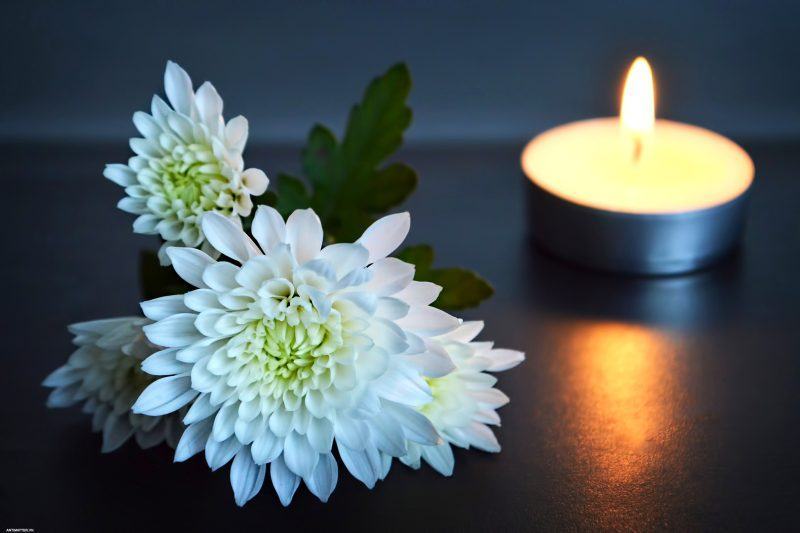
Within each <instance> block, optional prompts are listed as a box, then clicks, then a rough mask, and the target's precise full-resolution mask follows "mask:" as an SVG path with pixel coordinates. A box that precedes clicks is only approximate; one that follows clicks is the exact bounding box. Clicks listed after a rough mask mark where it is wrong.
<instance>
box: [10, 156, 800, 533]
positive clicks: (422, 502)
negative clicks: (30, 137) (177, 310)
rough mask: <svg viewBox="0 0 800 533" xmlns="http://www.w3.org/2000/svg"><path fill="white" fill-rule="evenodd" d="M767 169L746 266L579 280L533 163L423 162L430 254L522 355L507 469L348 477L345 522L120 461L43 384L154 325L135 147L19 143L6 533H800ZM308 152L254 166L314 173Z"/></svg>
mask: <svg viewBox="0 0 800 533" xmlns="http://www.w3.org/2000/svg"><path fill="white" fill-rule="evenodd" d="M744 146H745V148H747V149H748V150H749V151H750V153H751V155H752V156H753V159H754V160H755V165H756V169H757V170H756V173H757V177H756V180H757V181H756V183H755V185H754V189H753V198H752V200H753V201H752V205H751V208H752V209H751V213H750V214H751V217H750V224H749V226H748V227H747V230H746V235H745V243H744V247H743V249H742V251H741V253H740V254H739V255H738V256H737V257H735V258H734V259H732V260H730V261H728V262H726V263H725V264H723V265H720V267H719V268H717V269H714V270H709V271H706V272H700V273H697V274H694V275H691V276H685V277H674V278H661V279H636V278H623V277H614V276H610V275H604V274H599V273H595V272H591V271H586V270H582V269H579V268H576V267H572V266H570V265H566V264H563V263H561V262H559V261H556V260H554V259H551V258H549V257H547V256H545V255H542V254H540V253H539V252H538V251H536V250H534V249H533V248H532V247H531V245H530V244H529V243H528V240H527V238H526V223H525V220H526V213H525V206H524V187H525V185H526V184H525V183H524V181H523V180H522V178H521V172H520V170H519V168H518V153H519V150H520V149H521V146H520V147H516V146H498V147H496V148H491V147H488V148H487V147H484V148H477V147H474V146H473V147H465V148H449V149H428V150H415V151H409V152H408V153H406V154H405V155H404V159H405V160H407V161H408V162H410V163H411V164H413V165H414V166H415V167H416V168H417V169H418V170H419V171H420V174H421V177H422V181H421V185H420V189H419V192H418V193H417V195H416V196H415V197H414V199H413V201H412V202H411V204H410V205H409V208H410V209H411V212H412V230H411V235H410V238H409V242H410V243H418V242H430V243H432V244H434V245H435V246H436V248H437V251H438V261H439V264H441V265H448V264H456V265H469V266H471V267H473V268H475V269H476V270H478V271H479V272H481V273H482V274H484V275H485V276H486V277H487V278H489V279H490V280H492V281H493V282H494V284H495V287H496V289H497V293H496V296H495V297H494V298H493V299H492V300H490V301H488V302H487V303H486V304H485V305H483V306H482V307H481V308H480V309H479V310H477V311H472V312H469V313H467V316H468V317H470V318H478V317H479V318H483V319H485V320H486V323H487V327H486V331H485V335H484V336H483V338H486V339H493V340H495V341H497V344H498V345H499V346H503V347H513V348H518V349H523V350H525V351H526V352H527V354H528V360H527V362H525V363H524V364H523V365H521V366H520V367H518V368H516V369H514V370H512V371H509V372H507V373H505V374H502V375H501V377H500V382H499V387H500V388H501V389H502V390H504V391H505V392H506V393H508V395H509V396H510V397H511V400H512V401H511V404H510V405H508V406H506V407H504V408H503V409H502V410H501V415H502V418H503V426H502V428H501V429H500V430H499V431H498V435H499V438H500V442H501V444H502V445H503V451H502V453H500V454H498V455H490V454H484V453H481V452H477V451H470V452H463V451H459V452H457V453H456V469H455V474H454V476H453V477H452V478H450V479H447V478H443V477H441V476H439V475H438V474H436V473H434V472H433V471H432V470H431V469H429V468H424V469H423V470H421V471H418V472H417V471H411V470H409V469H407V468H405V467H403V466H402V465H395V467H394V468H393V470H392V472H391V473H390V474H389V476H388V478H387V480H386V481H384V482H381V483H380V484H379V485H378V486H377V487H376V488H375V489H374V490H373V491H369V490H367V489H366V488H365V487H363V485H361V484H360V483H358V482H357V481H355V480H353V479H352V478H351V477H350V476H349V475H345V474H342V475H341V478H340V482H339V486H338V487H337V489H336V491H335V492H334V494H333V496H332V498H331V500H330V502H329V503H328V504H327V505H323V504H321V503H319V502H318V501H317V500H316V499H315V498H314V497H313V496H311V495H310V494H309V493H308V492H307V491H306V490H305V489H301V490H300V491H299V492H298V494H297V495H296V497H295V500H294V502H293V503H292V506H291V507H290V508H288V509H283V508H281V507H280V505H279V503H278V501H277V498H276V497H275V495H274V494H273V492H272V490H271V488H270V487H268V486H265V488H264V490H263V491H262V493H261V494H260V495H259V496H257V497H256V498H255V499H254V500H253V501H251V502H250V503H248V504H247V506H246V507H244V508H243V509H238V508H236V506H235V505H234V502H233V497H232V494H231V490H230V487H229V482H228V473H227V468H226V469H224V471H219V472H217V473H211V472H210V471H209V470H208V468H207V466H206V465H205V463H204V461H203V460H202V458H194V459H193V460H191V461H189V462H188V463H183V464H177V465H173V464H172V460H171V454H170V450H169V449H167V448H166V447H164V446H162V447H159V448H157V449H155V450H152V451H149V452H142V451H140V450H138V449H137V448H136V446H135V445H133V444H128V445H126V446H125V447H124V448H123V449H121V450H119V451H118V452H115V453H113V454H110V455H101V454H100V453H99V449H100V439H99V437H98V436H97V435H93V434H92V433H90V431H89V420H88V419H87V417H86V416H85V415H83V414H81V413H80V412H78V411H77V410H76V409H70V410H58V411H51V410H47V409H46V408H45V406H44V402H45V398H46V396H47V391H46V390H44V389H43V388H41V387H40V385H39V383H40V382H41V380H42V378H43V377H44V376H45V375H46V374H47V373H48V372H49V371H50V370H51V369H53V368H55V367H56V366H58V365H60V364H61V363H62V362H63V361H64V359H65V358H66V357H67V355H68V354H69V352H70V344H69V337H68V335H67V332H66V329H65V326H66V325H67V324H68V323H70V322H74V321H78V320H86V319H90V318H99V317H107V316H114V315H120V314H127V313H134V312H136V310H137V305H136V304H137V301H138V287H137V282H136V270H137V266H136V263H137V257H138V253H139V249H140V248H143V247H150V248H155V246H156V243H155V242H154V241H153V240H152V239H150V238H146V237H142V236H135V235H133V234H132V233H131V231H130V224H131V222H132V219H131V217H129V216H128V215H126V214H124V213H122V212H120V211H118V210H116V209H115V207H114V204H115V202H116V200H117V198H119V196H120V191H119V189H118V188H117V187H116V186H115V185H113V184H112V183H110V182H107V181H105V180H103V179H102V178H101V176H100V172H101V169H102V166H103V163H105V162H107V161H117V160H120V159H121V158H123V157H124V156H125V155H126V153H125V150H124V148H120V149H105V148H101V147H98V148H81V149H78V148H77V147H71V148H70V147H39V148H31V147H28V148H22V147H19V146H5V147H2V149H0V154H2V157H1V158H0V171H2V175H3V179H4V180H5V183H6V184H7V187H6V191H7V192H9V196H7V198H6V203H5V205H6V211H5V214H4V215H5V218H4V224H3V226H2V227H3V230H2V231H3V234H2V239H3V241H2V242H3V244H4V245H5V252H6V253H5V257H4V260H3V261H2V263H0V279H3V280H4V281H5V284H4V291H5V292H4V300H3V301H4V304H5V306H4V311H3V341H4V342H3V348H2V350H3V352H2V361H3V362H4V366H3V371H2V372H0V427H2V439H0V461H2V463H0V472H2V475H0V527H3V528H6V527H30V528H35V529H36V531H37V532H48V531H132V532H133V531H135V532H141V531H239V530H253V531H265V530H270V531H293V530H305V529H312V528H319V529H323V528H324V529H325V530H331V528H333V529H336V530H341V531H361V530H363V531H367V530H376V529H379V530H387V531H429V530H461V531H463V530H476V531H477V530H480V531H488V530H492V531H509V530H528V529H542V530H553V529H560V530H565V529H567V530H574V529H581V530H596V529H598V528H616V529H638V530H642V529H672V530H678V531H686V530H713V529H726V530H730V529H759V530H764V529H783V530H787V529H797V528H798V526H800V519H798V516H797V510H796V509H797V501H798V498H799V497H800V456H799V455H798V449H800V328H798V318H799V315H800V314H799V313H798V311H797V305H798V301H800V283H799V282H798V275H799V274H800V221H799V220H798V202H800V180H799V179H798V172H797V169H798V167H799V166H800V154H799V153H798V148H799V147H800V145H783V146H778V145H752V144H746V143H745V145H744ZM296 155H297V152H296V151H295V150H290V149H286V150H265V151H260V150H251V151H250V152H249V154H248V162H249V164H253V165H255V166H261V167H263V168H265V169H267V170H268V171H269V172H270V173H272V174H274V173H276V172H277V170H279V169H280V170H293V169H294V168H295V167H296V166H297V165H296V163H295V158H296Z"/></svg>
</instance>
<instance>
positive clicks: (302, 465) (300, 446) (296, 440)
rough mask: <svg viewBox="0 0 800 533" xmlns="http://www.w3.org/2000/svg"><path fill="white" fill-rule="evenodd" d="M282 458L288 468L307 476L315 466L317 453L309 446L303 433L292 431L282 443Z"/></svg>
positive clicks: (301, 475)
mask: <svg viewBox="0 0 800 533" xmlns="http://www.w3.org/2000/svg"><path fill="white" fill-rule="evenodd" d="M283 460H284V462H285V463H286V467H287V468H288V469H289V470H291V471H292V472H294V473H295V474H297V475H298V476H300V477H302V478H307V477H309V476H311V473H312V472H313V471H314V468H315V467H316V466H317V461H318V460H319V454H318V453H317V452H316V451H315V450H314V448H312V447H311V444H309V442H308V439H307V438H306V437H305V435H300V434H299V433H297V432H296V431H292V432H291V433H290V434H289V436H287V437H286V441H285V442H284V445H283Z"/></svg>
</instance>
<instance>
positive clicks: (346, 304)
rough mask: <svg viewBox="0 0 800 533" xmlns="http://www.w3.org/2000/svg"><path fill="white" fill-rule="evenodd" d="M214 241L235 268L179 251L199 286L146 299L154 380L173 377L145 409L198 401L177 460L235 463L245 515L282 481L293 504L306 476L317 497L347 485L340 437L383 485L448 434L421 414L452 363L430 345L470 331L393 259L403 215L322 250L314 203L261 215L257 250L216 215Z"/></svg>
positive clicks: (175, 260) (281, 491) (211, 226)
mask: <svg viewBox="0 0 800 533" xmlns="http://www.w3.org/2000/svg"><path fill="white" fill-rule="evenodd" d="M202 225H203V232H204V234H205V235H206V238H207V239H208V240H209V241H210V242H211V244H212V245H213V246H214V248H216V249H217V250H219V251H220V252H222V253H223V254H224V255H226V256H227V257H229V258H230V259H232V260H233V261H235V263H229V262H217V261H215V260H213V259H212V258H211V257H209V256H208V255H206V254H204V253H203V252H202V251H200V250H197V249H192V248H169V249H168V250H167V253H168V254H169V255H170V258H171V259H172V264H173V266H174V268H175V270H176V272H177V273H178V274H179V275H180V276H181V277H182V278H183V279H184V280H186V281H187V282H188V283H190V284H191V285H193V286H195V287H197V290H194V291H191V292H188V293H187V294H185V295H180V296H168V297H163V298H158V299H155V300H151V301H149V302H144V303H143V304H142V309H143V310H144V313H145V315H146V316H147V317H149V318H151V319H153V320H156V321H157V322H155V323H154V324H151V325H149V326H146V327H145V333H146V334H147V336H148V338H149V339H150V341H151V342H153V343H156V344H159V345H162V346H165V347H166V349H165V350H163V351H161V352H158V353H156V354H154V355H152V356H151V357H150V358H149V359H148V360H147V362H146V366H145V368H146V370H147V371H149V372H152V373H153V374H158V375H165V376H167V377H164V378H161V379H159V380H158V381H156V382H154V383H153V384H152V385H150V386H149V387H148V388H147V389H146V390H145V391H144V392H143V393H142V395H141V396H140V398H139V399H138V401H137V402H136V405H135V406H134V411H135V412H139V413H145V414H150V415H163V414H167V413H171V412H173V411H175V410H176V409H179V408H181V407H182V406H184V405H188V404H191V408H190V409H189V411H188V413H187V415H186V417H185V418H184V422H185V423H186V424H187V425H188V427H187V429H186V432H185V433H184V435H183V437H182V439H181V441H180V443H179V445H178V447H177V449H176V453H175V459H176V461H183V460H185V459H187V458H189V457H191V456H193V455H194V454H196V453H198V452H200V451H203V450H205V456H206V460H207V462H208V464H209V466H210V467H211V468H212V469H218V468H220V467H221V466H223V465H224V464H226V463H228V462H229V461H230V460H231V459H233V464H232V466H231V472H230V479H231V484H232V486H233V490H234V495H235V498H236V502H237V503H238V504H239V505H243V504H244V503H245V502H246V501H247V500H249V499H250V498H252V497H253V496H254V495H255V494H256V493H257V492H258V491H259V490H260V488H261V485H262V483H263V481H264V478H265V475H266V465H267V464H270V477H271V479H272V483H273V485H274V487H275V489H276V491H277V493H278V495H279V497H280V500H281V502H282V503H283V504H284V505H288V504H289V502H290V501H291V499H292V496H293V494H294V492H295V491H296V490H297V488H298V486H299V484H300V481H301V480H302V481H304V482H305V484H306V486H307V487H308V488H309V489H310V491H311V492H312V493H314V494H315V495H316V496H317V497H319V498H320V499H321V500H323V501H325V500H327V499H328V497H329V495H330V494H331V492H332V491H333V489H334V487H335V485H336V481H337V477H338V467H337V461H336V459H335V458H334V456H333V453H332V452H333V448H334V443H335V445H336V449H337V451H338V455H339V457H340V458H341V460H342V462H343V463H344V464H345V466H346V467H347V469H348V470H349V471H350V472H351V473H352V474H353V475H354V476H355V477H356V478H358V479H359V480H361V481H362V482H364V483H365V484H366V485H367V486H370V487H372V486H373V485H374V484H375V482H376V480H378V479H382V478H383V476H384V475H385V474H386V472H387V471H388V468H389V466H390V458H391V457H402V456H404V455H406V454H407V453H408V445H407V442H409V441H410V442H414V443H418V444H422V445H434V444H437V443H439V442H441V438H440V437H439V435H438V434H437V432H436V431H435V429H434V428H433V426H432V425H431V423H430V421H429V420H428V419H427V418H426V417H425V416H424V415H422V414H421V413H420V412H419V409H420V408H421V407H422V406H423V405H425V404H427V403H429V402H430V401H431V400H432V398H433V396H432V393H431V388H430V387H429V386H428V383H427V382H426V381H425V379H426V378H434V377H440V376H443V375H445V374H447V373H448V372H450V371H451V370H453V369H454V365H453V363H452V361H451V360H450V358H449V357H448V355H447V352H446V351H445V350H444V349H442V348H441V345H440V343H439V342H436V341H433V340H432V337H433V336H435V335H441V334H443V333H446V332H449V331H452V330H453V329H455V328H457V327H458V325H459V323H460V322H459V321H458V320H457V319H456V318H454V317H452V316H450V315H448V314H447V313H445V312H443V311H440V310H438V309H435V308H433V307H430V306H429V304H430V303H431V302H433V301H434V300H435V299H436V297H437V296H438V293H439V290H440V287H438V286H436V285H433V284H431V283H425V282H416V281H413V277H414V267H413V266H412V265H410V264H407V263H404V262H403V261H400V260H398V259H395V258H391V257H387V256H388V255H389V254H390V253H391V252H392V251H394V250H395V248H396V247H397V246H398V245H399V244H400V243H401V242H402V241H403V240H404V238H405V236H406V234H407V233H408V229H409V225H410V219H409V216H408V214H407V213H402V214H397V215H391V216H387V217H385V218H383V219H381V220H379V221H377V222H376V223H375V224H373V225H372V226H370V227H369V228H368V229H367V230H366V231H365V232H364V235H363V236H362V237H361V238H360V239H359V240H358V241H357V242H356V243H354V244H332V245H330V246H326V247H325V248H322V242H323V232H322V227H321V225H320V221H319V218H318V217H317V215H316V214H315V213H314V212H313V211H312V210H310V209H307V210H298V211H295V212H294V213H293V214H292V215H291V216H290V217H289V218H288V219H287V220H286V221H285V222H284V220H283V218H282V217H281V216H280V215H279V214H278V212H277V211H275V210H274V209H272V208H269V207H264V206H261V207H259V208H258V211H257V212H256V215H255V218H254V220H253V225H252V233H253V237H254V238H255V240H256V242H257V244H256V243H255V242H253V241H252V240H251V239H250V237H248V236H247V235H246V234H245V233H244V232H243V231H242V230H241V228H239V227H237V226H236V225H235V224H234V223H232V222H231V221H230V220H228V219H226V218H224V217H222V216H220V215H218V214H216V213H208V214H206V215H204V217H203V220H202Z"/></svg>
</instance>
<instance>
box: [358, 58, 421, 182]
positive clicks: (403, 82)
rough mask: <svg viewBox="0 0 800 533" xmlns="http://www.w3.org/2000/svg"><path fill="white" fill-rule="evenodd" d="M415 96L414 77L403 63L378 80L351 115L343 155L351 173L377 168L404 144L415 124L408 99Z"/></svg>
mask: <svg viewBox="0 0 800 533" xmlns="http://www.w3.org/2000/svg"><path fill="white" fill-rule="evenodd" d="M410 92H411V73H410V72H409V71H408V67H407V66H406V65H405V64H403V63H399V64H397V65H395V66H393V67H392V68H390V69H389V71H388V72H386V74H384V75H383V76H380V77H378V78H376V79H374V80H373V81H372V82H371V83H370V84H369V87H367V90H366V92H365V93H364V98H363V99H362V100H361V102H360V103H358V104H356V105H355V106H354V107H353V109H352V110H351V111H350V118H349V120H348V122H347V129H346V131H345V135H344V140H343V141H342V153H343V156H344V159H345V160H346V161H347V163H348V164H349V166H350V168H351V169H356V168H359V167H360V168H368V169H372V168H375V166H376V165H378V164H379V163H380V162H381V161H383V160H384V159H386V158H387V157H389V156H390V155H391V154H392V153H394V151H395V150H397V149H398V148H399V147H400V145H401V144H402V143H403V132H404V131H405V130H406V128H408V126H409V125H410V124H411V109H410V108H409V107H408V106H407V105H406V99H407V98H408V94H409V93H410Z"/></svg>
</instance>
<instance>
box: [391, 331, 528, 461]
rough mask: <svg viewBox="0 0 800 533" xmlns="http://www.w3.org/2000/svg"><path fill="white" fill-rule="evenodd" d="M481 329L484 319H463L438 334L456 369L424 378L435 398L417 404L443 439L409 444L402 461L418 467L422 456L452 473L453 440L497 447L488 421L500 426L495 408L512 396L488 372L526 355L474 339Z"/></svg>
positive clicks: (461, 444)
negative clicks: (427, 442) (448, 330)
mask: <svg viewBox="0 0 800 533" xmlns="http://www.w3.org/2000/svg"><path fill="white" fill-rule="evenodd" d="M482 329H483V322H464V323H463V324H462V325H461V326H460V327H459V328H457V329H455V330H453V331H451V332H448V333H445V334H444V335H441V336H438V337H436V339H435V341H437V342H439V343H440V345H441V346H442V348H444V350H446V351H447V354H448V355H449V356H450V360H451V361H452V362H453V363H454V364H455V369H454V370H453V371H452V372H450V373H448V374H447V375H445V376H442V377H438V378H426V381H427V383H428V385H429V386H430V389H431V395H432V396H433V399H432V400H431V401H430V402H428V403H426V404H425V405H423V406H421V407H420V408H419V411H420V412H421V413H422V414H424V415H425V416H426V417H427V418H428V419H429V420H430V421H431V422H432V423H433V426H434V427H435V428H436V430H437V431H438V432H439V434H440V435H441V436H442V438H443V439H444V441H445V442H443V443H441V444H438V445H435V446H424V445H420V444H418V443H415V442H409V443H408V453H407V454H406V455H405V456H403V457H401V458H400V460H401V461H402V462H403V463H405V464H407V465H409V466H411V467H413V468H419V466H420V459H424V460H425V462H427V463H428V464H430V465H431V466H432V467H433V468H434V469H436V470H437V471H438V472H440V473H441V474H443V475H445V476H449V475H451V474H452V473H453V466H454V459H453V450H452V448H451V444H452V445H455V446H458V447H460V448H469V447H471V446H472V447H475V448H478V449H480V450H483V451H486V452H499V451H500V444H499V443H498V442H497V438H496V437H495V435H494V433H493V432H492V430H491V429H490V428H489V426H490V425H496V426H499V425H500V417H499V416H498V414H497V412H496V409H497V408H499V407H502V406H503V405H505V404H506V403H508V397H507V396H506V395H505V394H503V393H502V392H501V391H499V390H498V389H495V388H494V385H495V383H497V378H495V377H494V376H493V375H491V374H488V373H487V372H501V371H503V370H508V369H509V368H513V367H515V366H517V365H518V364H520V363H521V362H522V361H523V360H524V359H525V354H523V353H522V352H519V351H516V350H508V349H502V348H494V347H493V343H491V342H472V341H473V339H474V338H475V337H476V336H477V335H478V334H479V333H480V332H481V330H482Z"/></svg>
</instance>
